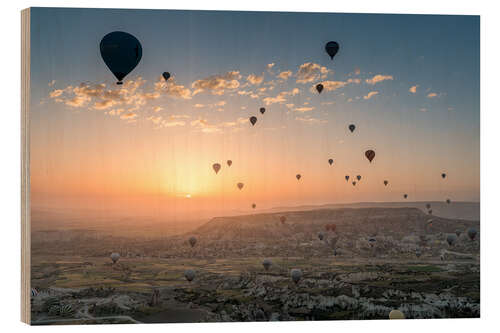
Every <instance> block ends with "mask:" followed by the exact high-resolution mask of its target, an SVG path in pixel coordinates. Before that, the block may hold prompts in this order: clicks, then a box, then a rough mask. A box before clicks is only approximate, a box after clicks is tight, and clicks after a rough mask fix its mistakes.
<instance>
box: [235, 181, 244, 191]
mask: <svg viewBox="0 0 500 333" xmlns="http://www.w3.org/2000/svg"><path fill="white" fill-rule="evenodd" d="M244 185H245V184H243V183H238V184H236V186H238V188H239V189H240V190H241V189H242V188H243V186H244Z"/></svg>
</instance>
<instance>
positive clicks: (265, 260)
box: [262, 259, 272, 271]
mask: <svg viewBox="0 0 500 333" xmlns="http://www.w3.org/2000/svg"><path fill="white" fill-rule="evenodd" d="M271 265H272V262H271V260H269V259H264V261H262V266H264V269H265V270H266V271H267V270H269V268H270V267H271Z"/></svg>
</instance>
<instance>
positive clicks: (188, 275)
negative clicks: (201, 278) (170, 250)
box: [184, 269, 196, 282]
mask: <svg viewBox="0 0 500 333" xmlns="http://www.w3.org/2000/svg"><path fill="white" fill-rule="evenodd" d="M195 276H196V273H195V272H194V271H193V270H192V269H187V270H186V271H185V272H184V277H185V278H186V280H188V281H189V282H191V281H193V280H194V277H195Z"/></svg>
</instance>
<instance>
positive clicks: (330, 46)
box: [325, 41, 339, 60]
mask: <svg viewBox="0 0 500 333" xmlns="http://www.w3.org/2000/svg"><path fill="white" fill-rule="evenodd" d="M325 51H326V53H328V55H329V56H330V59H332V60H333V57H335V55H336V54H337V52H338V51H339V43H337V42H334V41H330V42H328V43H326V45H325Z"/></svg>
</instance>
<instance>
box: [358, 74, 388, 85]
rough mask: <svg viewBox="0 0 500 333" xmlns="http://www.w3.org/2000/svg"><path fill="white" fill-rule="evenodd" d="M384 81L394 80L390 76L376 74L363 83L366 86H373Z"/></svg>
mask: <svg viewBox="0 0 500 333" xmlns="http://www.w3.org/2000/svg"><path fill="white" fill-rule="evenodd" d="M386 80H394V78H393V77H392V75H381V74H377V75H375V76H374V77H372V78H371V79H366V80H365V82H366V83H368V84H371V85H374V84H377V83H379V82H382V81H386Z"/></svg>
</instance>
